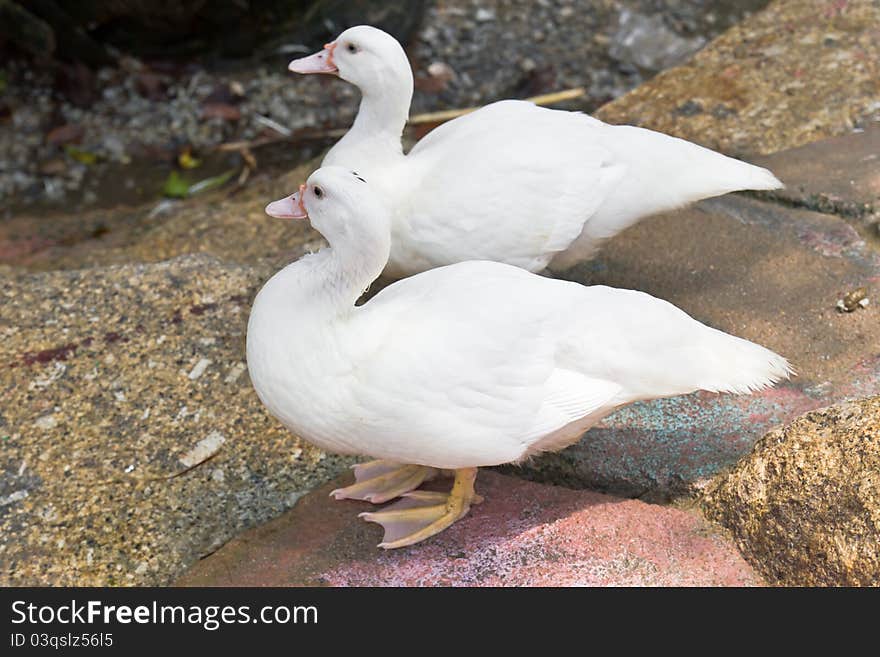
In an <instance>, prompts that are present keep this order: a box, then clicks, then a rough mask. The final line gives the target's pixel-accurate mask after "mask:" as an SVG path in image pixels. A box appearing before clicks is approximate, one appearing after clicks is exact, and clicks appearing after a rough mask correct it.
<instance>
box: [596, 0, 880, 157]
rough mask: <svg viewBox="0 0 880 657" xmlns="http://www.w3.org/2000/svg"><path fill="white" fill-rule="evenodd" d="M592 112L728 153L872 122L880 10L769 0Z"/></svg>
mask: <svg viewBox="0 0 880 657" xmlns="http://www.w3.org/2000/svg"><path fill="white" fill-rule="evenodd" d="M597 115H598V116H599V118H601V119H603V120H605V121H609V122H611V123H635V124H638V125H642V126H645V127H648V128H652V129H654V130H660V131H662V132H666V133H669V134H673V135H676V136H678V137H683V138H685V139H689V140H691V141H695V142H697V143H699V144H702V145H704V146H708V147H709V148H714V149H716V150H721V151H723V152H725V153H731V154H734V155H736V154H755V153H774V152H777V151H781V150H784V149H787V148H793V147H795V146H801V145H803V144H806V143H808V142H812V141H815V140H817V139H821V138H823V137H829V136H832V135H841V134H845V133H848V132H850V131H851V130H852V128H853V126H854V125H856V124H858V123H863V124H866V123H869V122H870V120H871V119H874V120H878V119H880V6H878V4H877V3H876V2H873V1H872V0H850V1H849V2H814V1H813V0H776V1H775V2H772V3H771V4H770V5H769V6H768V7H767V8H766V9H765V10H763V11H761V12H758V13H756V14H754V15H753V16H751V17H749V18H747V19H746V20H744V21H743V22H742V23H740V24H738V25H736V26H734V27H732V28H731V29H730V30H728V31H727V32H725V33H724V34H723V35H721V36H720V37H718V38H717V39H715V41H713V42H712V43H711V44H709V45H708V46H707V47H706V48H704V49H703V50H701V51H700V52H699V53H697V54H696V55H695V56H694V57H693V58H692V59H691V60H690V61H689V62H687V63H686V64H684V65H682V66H679V67H677V68H673V69H669V70H667V71H664V72H662V73H660V74H659V75H657V76H656V77H654V78H653V79H651V80H650V81H648V82H646V83H645V84H643V85H641V86H639V87H637V88H636V89H635V90H633V91H631V92H630V93H628V94H626V95H625V96H623V97H621V98H619V99H617V100H615V101H613V102H611V103H609V104H608V105H605V106H604V107H603V108H602V109H601V110H599V112H598V113H597Z"/></svg>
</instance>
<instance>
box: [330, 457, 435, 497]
mask: <svg viewBox="0 0 880 657" xmlns="http://www.w3.org/2000/svg"><path fill="white" fill-rule="evenodd" d="M352 470H354V479H355V483H353V484H352V485H351V486H346V487H345V488H337V489H336V490H334V491H332V492H331V493H330V496H331V497H333V498H335V499H337V500H345V499H351V500H364V501H365V502H372V503H373V504H381V503H382V502H387V501H388V500H393V499H395V498H397V497H401V496H402V495H404V494H405V493H408V492H410V491H411V490H415V489H416V488H418V487H419V486H421V485H422V483H423V482H425V481H430V480H431V479H434V478H435V477H436V476H437V475H438V474H440V472H441V471H440V470H438V469H436V468H429V467H427V466H424V465H403V464H401V463H395V462H393V461H384V460H379V461H369V462H367V463H359V464H358V465H354V466H352Z"/></svg>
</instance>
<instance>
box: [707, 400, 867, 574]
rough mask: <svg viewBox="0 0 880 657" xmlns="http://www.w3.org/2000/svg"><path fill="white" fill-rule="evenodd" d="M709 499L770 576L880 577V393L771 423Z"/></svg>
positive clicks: (714, 514)
mask: <svg viewBox="0 0 880 657" xmlns="http://www.w3.org/2000/svg"><path fill="white" fill-rule="evenodd" d="M703 506H704V508H705V510H706V513H707V514H708V515H709V516H711V517H713V518H715V519H717V520H718V521H720V522H721V523H723V524H724V525H726V526H727V527H729V528H730V529H731V530H732V531H733V533H734V535H735V536H736V540H737V543H738V544H739V545H740V547H741V548H742V550H743V552H744V554H745V555H746V556H747V558H748V559H749V560H750V561H751V562H752V563H753V564H754V565H755V566H756V567H757V568H758V569H759V570H760V571H761V572H762V573H763V574H764V575H765V576H766V577H767V578H768V580H770V581H773V582H778V583H780V584H788V585H797V586H817V585H832V586H878V585H880V397H874V398H871V399H864V400H861V401H858V402H847V403H842V404H838V405H836V406H832V407H829V408H823V409H821V410H817V411H813V412H811V413H807V414H806V415H804V416H802V417H800V418H798V419H797V420H795V421H794V422H792V423H791V424H789V425H787V426H785V427H783V428H778V429H775V430H773V431H771V432H770V433H768V434H767V435H766V436H765V437H764V438H763V439H762V440H761V441H760V442H759V443H758V444H757V445H756V446H755V450H754V452H752V454H750V455H749V456H748V457H747V458H745V459H743V460H742V461H741V462H740V463H739V464H737V466H736V467H735V468H734V469H733V471H732V472H731V473H730V474H729V475H725V476H721V477H719V478H718V479H717V481H716V482H714V483H713V485H712V486H711V487H710V488H709V490H708V491H707V493H706V495H705V497H704V499H703Z"/></svg>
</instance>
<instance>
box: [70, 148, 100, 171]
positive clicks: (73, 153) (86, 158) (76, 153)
mask: <svg viewBox="0 0 880 657" xmlns="http://www.w3.org/2000/svg"><path fill="white" fill-rule="evenodd" d="M64 152H65V153H67V155H68V156H70V157H72V158H73V159H74V160H76V161H77V162H80V163H82V164H85V165H86V166H91V165H93V164H94V163H95V162H97V161H98V156H97V155H95V154H94V153H90V152H89V151H85V150H83V149H81V148H77V147H76V146H70V145H68V146H65V147H64Z"/></svg>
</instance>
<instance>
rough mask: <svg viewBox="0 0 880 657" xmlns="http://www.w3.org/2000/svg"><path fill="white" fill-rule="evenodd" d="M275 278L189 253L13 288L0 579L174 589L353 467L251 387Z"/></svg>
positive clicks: (0, 383) (7, 297) (0, 393)
mask: <svg viewBox="0 0 880 657" xmlns="http://www.w3.org/2000/svg"><path fill="white" fill-rule="evenodd" d="M270 271H271V268H267V267H263V268H255V267H245V266H236V265H230V264H223V263H220V262H219V261H217V260H215V259H213V258H210V257H208V256H187V257H183V258H180V259H177V260H172V261H169V262H165V263H160V264H155V265H140V266H132V265H128V266H124V267H109V268H95V269H88V270H80V271H64V272H51V273H22V272H15V271H12V272H9V273H8V274H7V275H5V276H4V278H3V281H2V287H0V337H2V340H0V399H2V404H0V583H2V584H3V585H22V584H54V585H59V584H67V585H72V584H78V585H86V584H92V585H107V584H162V583H166V582H168V581H169V579H170V578H172V577H174V576H176V575H177V574H179V573H180V572H181V571H182V570H183V569H185V568H186V567H187V566H188V565H189V564H191V563H192V562H193V561H195V560H197V559H198V558H199V557H200V556H202V555H204V554H206V553H209V552H211V551H212V550H213V549H215V548H216V547H218V546H219V545H222V544H223V543H224V542H225V541H226V540H227V539H229V538H230V537H231V536H232V535H234V534H235V533H237V532H238V531H241V530H242V529H244V528H246V527H249V526H252V525H254V524H255V523H258V522H260V521H265V520H267V519H269V518H271V517H274V516H276V515H278V514H279V513H280V512H282V511H283V510H284V509H286V508H288V507H289V506H291V505H292V504H293V503H294V502H295V501H296V499H297V498H298V496H299V495H301V494H302V493H303V492H305V491H307V490H309V489H310V488H312V487H313V486H315V485H317V484H319V483H321V482H323V481H326V479H327V478H328V477H332V476H333V475H334V474H336V473H337V472H338V471H339V469H340V468H341V467H343V464H344V463H345V462H344V461H343V460H342V459H340V458H338V457H327V456H325V455H324V454H323V453H322V452H320V451H319V450H317V449H315V448H313V447H311V446H309V445H308V444H306V443H303V442H301V441H300V440H298V439H297V438H295V437H294V436H292V435H291V434H290V433H289V432H288V431H286V430H284V429H283V428H281V427H280V426H279V425H278V424H277V423H276V422H274V421H273V420H272V419H271V418H269V417H268V416H267V414H266V413H265V412H264V410H263V408H262V406H261V404H260V402H259V400H258V399H257V397H256V395H255V394H254V392H253V389H252V388H251V385H250V382H249V380H248V375H247V371H246V369H245V364H244V335H245V327H246V322H247V311H248V309H249V308H250V303H251V299H252V297H253V295H254V293H255V290H256V288H257V286H258V285H259V284H260V283H261V281H262V279H263V278H264V277H266V276H268V274H269V272H270ZM203 459H207V460H203Z"/></svg>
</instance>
